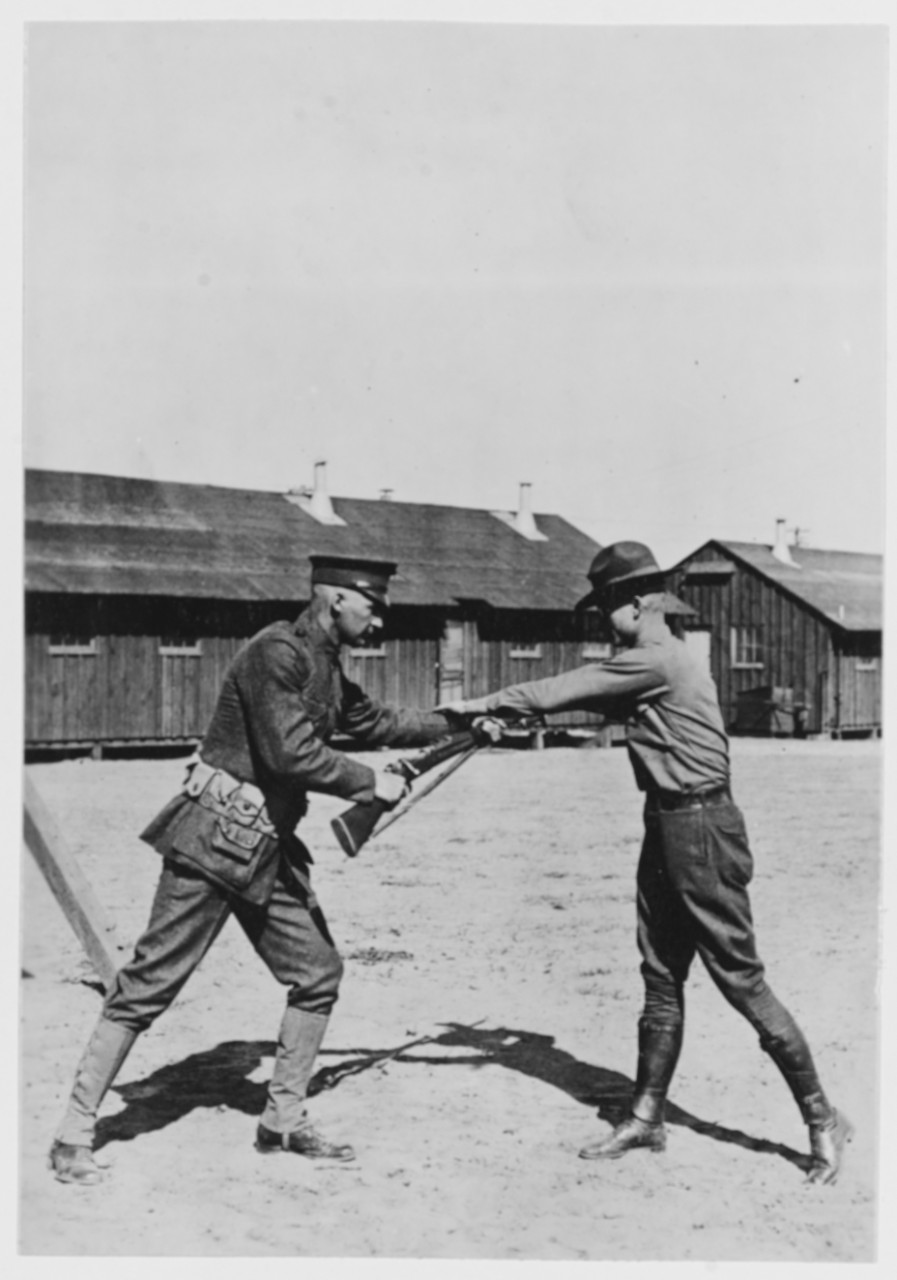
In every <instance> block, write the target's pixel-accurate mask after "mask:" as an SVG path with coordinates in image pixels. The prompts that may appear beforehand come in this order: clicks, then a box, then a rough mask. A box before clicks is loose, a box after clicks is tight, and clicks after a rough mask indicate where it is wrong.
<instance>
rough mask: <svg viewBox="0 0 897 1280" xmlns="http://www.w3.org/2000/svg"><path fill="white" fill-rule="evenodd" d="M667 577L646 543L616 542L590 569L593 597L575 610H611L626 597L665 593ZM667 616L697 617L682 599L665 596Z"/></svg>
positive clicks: (582, 602) (580, 603) (607, 548)
mask: <svg viewBox="0 0 897 1280" xmlns="http://www.w3.org/2000/svg"><path fill="white" fill-rule="evenodd" d="M666 578H667V574H666V572H665V571H664V570H663V569H661V567H660V565H659V564H658V563H657V560H656V558H655V556H654V553H653V551H652V550H651V548H650V547H647V546H645V544H644V542H612V543H610V544H609V545H608V546H606V547H602V548H601V550H600V551H599V552H598V554H597V555H596V556H595V557H594V559H593V560H592V563H591V564H590V565H589V572H588V579H589V582H590V583H591V584H592V589H591V591H589V593H588V594H587V595H585V596H583V598H582V599H581V600H579V601H577V603H576V605H575V606H574V607H575V609H576V610H577V611H579V610H581V609H588V608H589V607H590V606H592V605H598V606H599V607H600V606H604V607H607V606H608V604H610V603H611V601H612V600H613V599H622V598H623V597H624V596H625V595H627V594H631V595H639V594H648V593H649V592H654V591H660V590H662V589H663V586H664V583H665V581H666ZM664 596H665V600H664V612H665V613H694V610H693V609H692V608H691V607H690V606H689V605H687V604H686V603H685V602H684V601H683V600H680V599H679V597H678V596H675V595H673V594H672V593H671V592H668V591H667V592H664Z"/></svg>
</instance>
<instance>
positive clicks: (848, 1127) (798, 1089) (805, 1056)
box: [760, 1019, 854, 1185]
mask: <svg viewBox="0 0 897 1280" xmlns="http://www.w3.org/2000/svg"><path fill="white" fill-rule="evenodd" d="M760 1046H761V1048H762V1049H763V1050H764V1052H766V1053H768V1054H769V1056H770V1057H771V1058H772V1060H773V1062H774V1063H775V1064H776V1066H777V1067H778V1068H779V1070H780V1071H781V1073H782V1075H783V1076H784V1078H785V1082H786V1084H787V1085H788V1088H789V1089H790V1090H791V1094H792V1096H793V1098H794V1100H795V1102H796V1103H797V1106H798V1109H799V1111H800V1114H801V1116H802V1117H803V1122H804V1124H805V1125H806V1126H807V1128H808V1130H809V1134H810V1157H811V1161H812V1163H811V1165H810V1169H809V1172H808V1173H807V1182H812V1183H819V1184H821V1185H831V1184H833V1183H834V1182H836V1181H837V1178H838V1172H839V1170H840V1168H841V1161H842V1159H843V1157H844V1148H845V1147H846V1146H847V1144H848V1142H850V1140H851V1139H852V1138H853V1133H854V1130H853V1125H852V1124H851V1123H850V1121H849V1120H848V1119H847V1116H845V1115H843V1114H842V1112H840V1111H838V1110H837V1108H836V1107H833V1106H832V1104H831V1103H830V1102H829V1100H828V1098H827V1097H826V1096H825V1093H824V1092H823V1088H822V1085H821V1083H820V1081H819V1076H818V1075H817V1074H816V1066H815V1064H814V1062H813V1055H812V1053H811V1052H810V1046H809V1045H808V1044H807V1042H806V1040H805V1038H804V1035H803V1032H802V1031H801V1030H800V1027H798V1025H797V1023H796V1022H794V1021H793V1019H792V1024H791V1025H790V1026H789V1027H787V1028H785V1029H784V1030H783V1031H781V1032H779V1033H778V1034H774V1035H761V1037H760Z"/></svg>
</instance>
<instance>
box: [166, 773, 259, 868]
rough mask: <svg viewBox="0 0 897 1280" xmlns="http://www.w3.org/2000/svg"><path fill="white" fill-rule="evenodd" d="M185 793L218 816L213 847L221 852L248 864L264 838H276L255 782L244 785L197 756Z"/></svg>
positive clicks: (212, 839)
mask: <svg viewBox="0 0 897 1280" xmlns="http://www.w3.org/2000/svg"><path fill="white" fill-rule="evenodd" d="M182 791H183V793H184V795H186V796H189V797H190V798H191V799H192V800H195V801H196V802H197V803H198V804H199V806H200V807H201V808H203V809H207V810H209V811H210V812H211V813H214V814H215V817H216V821H215V826H214V830H213V832H212V835H211V845H212V848H213V849H215V850H216V851H217V852H218V853H221V854H224V855H225V856H226V857H229V858H233V859H235V860H236V861H237V862H240V863H245V864H248V863H250V862H251V861H252V860H253V856H254V854H255V851H256V850H257V848H258V846H259V845H260V844H261V842H262V840H263V839H264V838H265V836H269V837H271V838H275V839H276V836H277V832H276V830H275V827H274V824H273V823H272V821H271V819H270V817H269V816H268V811H267V808H266V807H265V797H264V794H263V792H262V791H261V790H260V789H259V788H258V787H256V786H254V785H253V783H251V782H241V781H240V780H239V778H234V777H233V776H232V775H231V774H229V773H227V772H226V771H225V770H224V769H214V768H213V767H212V766H211V765H208V764H206V762H205V761H204V760H203V759H202V758H201V757H200V756H195V757H194V758H193V759H192V760H191V761H190V763H189V765H188V766H187V777H186V779H185V781H184V785H183V787H182Z"/></svg>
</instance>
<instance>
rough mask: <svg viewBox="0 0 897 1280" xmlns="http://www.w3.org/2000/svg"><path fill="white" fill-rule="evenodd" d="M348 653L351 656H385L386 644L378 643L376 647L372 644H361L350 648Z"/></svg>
mask: <svg viewBox="0 0 897 1280" xmlns="http://www.w3.org/2000/svg"><path fill="white" fill-rule="evenodd" d="M349 653H350V654H351V655H352V657H353V658H385V657H386V645H385V644H378V645H377V646H376V647H374V646H373V645H361V646H360V647H359V648H358V649H350V650H349Z"/></svg>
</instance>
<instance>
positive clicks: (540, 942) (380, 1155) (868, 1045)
mask: <svg viewBox="0 0 897 1280" xmlns="http://www.w3.org/2000/svg"><path fill="white" fill-rule="evenodd" d="M880 765H881V759H880V744H878V743H871V742H854V743H821V742H819V743H816V742H808V743H800V742H791V741H783V742H760V741H738V742H736V743H735V744H734V746H733V767H734V781H735V789H736V794H737V796H738V799H739V801H740V803H741V805H742V807H743V809H744V810H745V813H746V816H747V820H748V829H749V832H750V833H751V838H752V844H753V847H754V854H755V858H756V863H757V871H756V876H755V881H754V890H753V901H754V911H755V917H756V920H757V926H758V937H759V941H760V948H761V953H762V954H763V955H764V958H765V960H766V964H767V968H768V971H769V976H770V978H771V981H772V984H773V986H774V987H775V989H776V990H777V992H778V993H779V995H780V996H781V997H782V998H783V999H784V1000H785V1002H786V1003H787V1004H789V1005H790V1007H791V1008H792V1009H793V1011H794V1012H795V1014H796V1015H797V1017H798V1019H799V1020H800V1021H801V1023H802V1025H803V1027H804V1029H805V1031H806V1033H807V1036H808V1038H809V1040H810V1042H811V1044H812V1046H813V1049H814V1052H815V1054H816V1057H817V1062H818V1065H819V1067H820V1071H821V1074H822V1076H823V1080H824V1082H825V1084H826V1086H827V1088H828V1091H829V1092H830V1094H831V1095H832V1097H833V1099H834V1100H836V1101H837V1102H838V1103H839V1104H840V1105H841V1106H843V1108H844V1109H845V1110H846V1111H847V1112H848V1114H849V1115H850V1116H851V1117H852V1119H853V1120H854V1122H855V1124H856V1126H857V1136H856V1139H855V1141H854V1143H853V1145H852V1146H851V1147H850V1149H849V1158H848V1161H847V1164H846V1168H845V1170H844V1172H843V1174H842V1177H841V1179H840V1181H839V1182H838V1185H837V1186H835V1187H831V1188H808V1187H807V1186H805V1185H804V1182H803V1170H804V1167H805V1155H804V1153H805V1150H806V1144H805V1130H804V1128H803V1126H802V1124H801V1122H800V1118H799V1116H798V1113H797V1110H796V1108H795V1106H794V1104H793V1102H792V1100H791V1097H790V1095H789V1094H788V1092H787V1090H786V1088H785V1086H784V1084H783V1083H782V1081H781V1080H780V1078H779V1076H778V1074H777V1072H776V1070H775V1068H774V1067H773V1066H772V1064H771V1063H770V1062H769V1061H768V1059H767V1058H766V1057H765V1056H764V1055H763V1054H762V1053H761V1052H760V1050H759V1047H758V1045H757V1041H756V1037H755V1036H754V1034H753V1032H752V1031H751V1030H750V1028H749V1027H748V1026H747V1024H746V1023H744V1022H743V1021H742V1020H741V1019H740V1018H739V1017H738V1016H737V1015H736V1014H734V1013H733V1012H732V1011H731V1010H730V1009H729V1008H728V1007H727V1006H726V1005H725V1004H724V1003H723V1001H722V1000H721V998H720V997H719V996H718V995H717V993H716V991H715V990H714V989H713V987H712V986H711V984H710V982H709V980H708V979H707V977H706V975H705V973H704V972H703V970H701V969H700V967H696V968H695V970H694V971H693V974H692V979H691V982H690V986H689V1005H688V1025H687V1034H686V1044H685V1049H684V1052H683V1056H682V1060H681V1064H680V1068H679V1071H678V1074H677V1077H676V1080H675V1082H674V1087H673V1091H672V1097H671V1102H672V1105H671V1108H670V1116H669V1120H670V1125H669V1143H668V1148H667V1151H666V1153H665V1154H663V1155H652V1154H649V1153H647V1152H638V1153H635V1154H633V1155H631V1156H629V1157H628V1158H627V1159H626V1160H623V1161H619V1162H615V1163H613V1164H609V1165H601V1164H594V1163H586V1162H584V1161H582V1160H579V1159H577V1151H578V1149H579V1147H580V1146H581V1145H582V1144H583V1142H584V1141H586V1140H590V1139H593V1138H595V1137H597V1136H599V1135H600V1134H603V1133H606V1132H607V1131H608V1123H609V1122H611V1121H613V1119H614V1117H615V1116H617V1115H618V1114H619V1111H620V1108H621V1106H622V1105H623V1104H624V1102H625V1098H626V1096H627V1094H628V1091H629V1089H630V1087H631V1083H632V1076H633V1071H634V1065H635V1048H634V1038H635V1025H636V1019H637V1016H638V1012H639V1006H640V979H639V974H638V968H637V963H636V960H637V957H636V950H635V944H634V906H633V889H634V873H635V864H636V858H637V854H638V846H639V839H640V825H641V824H640V810H639V803H638V799H637V796H636V793H635V790H634V786H633V784H632V782H631V779H630V774H629V765H628V762H627V759H626V755H625V752H624V751H622V750H619V749H608V750H589V749H585V750H582V749H581V750H575V749H569V748H559V749H552V750H548V751H541V752H521V751H497V752H492V753H488V754H487V753H482V754H480V755H479V756H477V757H476V758H475V759H474V760H473V761H472V762H470V763H468V764H467V765H466V766H465V768H464V769H462V770H460V771H459V772H458V773H457V774H456V775H455V776H454V777H453V778H452V779H451V780H450V781H449V782H447V783H446V784H445V786H444V787H443V788H441V789H439V790H437V791H436V792H434V794H433V796H432V797H430V798H428V799H427V800H425V801H424V802H423V803H422V804H420V805H419V806H418V807H417V808H416V809H415V810H414V811H413V812H412V813H410V814H409V815H408V816H407V817H406V818H405V819H404V820H403V821H402V822H399V823H396V825H395V826H394V827H393V828H392V829H391V830H390V831H389V832H387V833H385V834H384V835H383V837H382V838H380V839H379V840H375V841H374V842H373V843H371V844H370V845H369V846H368V847H367V848H366V849H365V850H364V851H363V852H362V855H361V856H360V857H359V858H358V859H356V860H349V859H347V858H345V857H344V855H343V854H342V852H341V851H340V849H339V847H338V845H337V844H336V842H335V839H334V837H333V835H332V833H331V831H330V829H329V825H328V824H329V819H330V818H331V817H332V816H333V815H334V813H336V812H337V811H338V810H339V809H340V808H341V807H342V806H341V805H340V804H339V803H338V802H334V801H331V800H329V799H326V798H323V797H317V798H315V801H314V803H313V807H312V812H311V814H310V816H309V818H308V819H307V821H306V823H304V824H303V835H304V836H305V838H306V840H307V842H308V843H309V844H310V845H311V847H312V848H313V849H314V850H315V854H316V868H315V875H316V880H315V883H316V887H317V890H318V894H319V896H320V898H321V901H322V904H323V906H324V909H325V911H326V913H327V916H328V920H329V922H330V926H331V929H332V931H333V933H334V936H335V937H336V938H337V940H338V942H339V945H340V949H341V951H342V953H343V955H344V956H345V958H346V961H347V972H346V978H345V982H344V986H343V993H342V996H341V999H340V1002H339V1004H338V1006H337V1009H336V1012H335V1015H334V1018H333V1020H332V1022H331V1025H330V1030H329V1034H328V1038H327V1040H326V1042H325V1046H324V1052H323V1054H322V1057H321V1059H320V1069H319V1071H318V1073H317V1075H316V1078H315V1081H314V1082H313V1085H314V1087H315V1088H316V1090H317V1093H316V1096H315V1098H314V1099H313V1102H312V1109H313V1112H314V1115H315V1118H316V1119H317V1120H318V1121H319V1122H320V1124H321V1127H322V1128H324V1129H325V1130H326V1131H327V1133H328V1135H330V1136H332V1137H334V1138H338V1139H343V1140H349V1141H351V1142H352V1143H353V1144H354V1145H355V1147H356V1150H357V1152H358V1159H357V1161H356V1162H355V1163H354V1164H351V1165H343V1166H339V1167H327V1166H326V1165H314V1164H311V1163H309V1162H307V1161H305V1160H302V1159H299V1158H296V1157H288V1156H275V1157H270V1156H267V1157H266V1156H260V1155H258V1154H257V1153H256V1152H255V1151H254V1149H253V1146H252V1137H253V1132H254V1128H255V1122H256V1117H257V1116H258V1115H259V1113H260V1112H261V1110H262V1107H263V1102H264V1092H265V1082H266V1080H267V1079H268V1077H269V1075H270V1070H271V1065H272V1054H273V1049H274V1045H273V1037H274V1035H275V1033H276V1028H277V1025H278V1022H279V1019H280V1013H281V1004H282V994H281V992H280V989H279V988H278V987H277V985H276V983H274V981H273V979H271V978H270V976H269V975H268V973H267V971H266V970H265V969H264V967H263V966H262V964H261V962H260V961H259V960H258V959H257V957H256V956H255V954H254V953H253V952H252V950H251V948H250V946H249V944H248V943H247V942H246V940H245V938H244V937H243V935H242V933H241V932H240V929H239V927H238V926H237V925H236V924H234V923H233V922H231V923H229V924H228V926H227V927H226V928H225V931H224V933H223V935H222V936H221V938H220V939H219V941H218V943H217V944H216V946H215V947H214V949H213V950H212V952H211V953H210V955H209V956H208V957H207V959H206V961H205V963H204V964H203V966H202V967H201V968H200V970H199V971H198V972H197V973H196V974H195V975H194V977H193V979H192V980H191V982H190V984H188V986H187V988H186V990H185V991H184V992H183V993H182V995H181V997H180V998H179V1000H178V1001H177V1003H176V1004H175V1006H174V1007H173V1008H172V1009H171V1010H170V1011H169V1012H168V1013H167V1014H166V1015H165V1016H164V1017H163V1018H162V1019H160V1021H159V1022H158V1023H157V1024H156V1025H155V1026H154V1027H153V1028H152V1029H151V1030H150V1031H149V1032H148V1033H147V1034H146V1035H144V1036H143V1037H141V1039H140V1040H139V1041H138V1042H137V1045H136V1047H135V1049H134V1051H133V1052H132V1054H131V1057H130V1058H129V1059H128V1061H127V1062H126V1064H125V1066H124V1068H123V1070H122V1072H121V1074H120V1076H119V1080H118V1082H117V1085H116V1087H115V1089H114V1090H113V1091H112V1092H111V1093H110V1095H109V1097H108V1098H107V1101H106V1104H105V1106H104V1109H103V1113H102V1116H103V1118H102V1120H101V1124H100V1146H101V1150H100V1152H99V1156H100V1158H101V1159H102V1160H103V1161H104V1162H108V1163H109V1164H110V1165H111V1166H112V1167H111V1171H110V1176H109V1178H108V1180H107V1181H106V1182H105V1183H104V1184H103V1185H101V1186H98V1187H91V1188H75V1187H70V1186H63V1185H61V1184H59V1183H57V1182H56V1181H55V1180H54V1179H53V1177H52V1176H51V1174H50V1173H49V1172H48V1171H47V1168H46V1165H45V1158H46V1152H47V1148H48V1146H49V1143H50V1140H51V1137H52V1133H53V1129H54V1127H55V1125H56V1123H57V1121H58V1119H59V1116H60V1114H61V1111H62V1108H63V1105H64V1101H65V1097H66V1095H67V1092H68V1088H69V1085H70V1082H71V1077H72V1073H73V1071H74V1068H75V1064H76V1062H77V1059H78V1057H79V1056H80V1053H81V1049H82V1047H83V1043H84V1041H85V1039H86V1037H87V1035H88V1033H89V1031H90V1030H91V1028H92V1026H93V1023H94V1020H95V1018H96V1015H97V1013H98V1010H99V1007H100V997H99V995H98V993H97V991H96V990H95V989H93V988H92V987H91V986H90V985H89V983H88V980H89V978H90V971H89V968H88V966H87V965H86V962H85V961H84V959H83V957H82V954H81V952H80V949H79V945H78V943H77V942H76V940H75V938H74V935H73V934H72V932H71V930H70V929H69V927H68V925H67V923H66V921H65V919H64V917H63V916H62V914H61V912H60V910H59V908H58V906H57V905H56V903H55V901H54V900H53V898H52V897H51V895H50V893H49V890H48V889H47V887H46V885H45V883H44V882H43V880H42V879H41V877H40V875H39V873H38V872H37V870H36V868H35V866H34V864H33V863H32V861H31V859H30V857H26V858H25V862H24V871H23V916H22V921H23V925H22V938H23V943H22V965H23V980H22V987H21V992H22V995H21V1060H22V1070H21V1081H22V1088H21V1092H22V1096H21V1150H20V1170H21V1173H20V1192H21V1194H20V1214H19V1216H20V1243H19V1248H20V1250H21V1252H22V1253H23V1254H27V1255H91V1254H94V1255H129V1256H153V1255H181V1256H188V1257H189V1256H193V1257H197V1256H203V1255H205V1256H209V1255H214V1256H220V1255H271V1256H276V1255H280V1256H306V1257H341V1258H390V1257H392V1258H415V1257H417V1258H432V1259H452V1258H454V1259H457V1258H471V1259H474V1258H476V1259H542V1260H545V1259H552V1260H553V1259H557V1260H565V1259H606V1260H636V1259H640V1260H663V1259H676V1260H687V1259H704V1260H717V1261H726V1260H763V1261H773V1260H774V1261H779V1262H787V1261H825V1262H844V1261H867V1260H871V1259H872V1258H873V1257H874V1251H875V1229H876V1222H875V1219H876V1172H875V1171H876V1159H877V1151H876V1143H877V1067H876V1061H877V1051H876V1046H877V1009H876V975H877V945H878V940H877V932H878V923H879V922H878V876H879V867H878V858H879V834H878V807H879V789H880V776H879V775H880ZM31 774H32V777H33V779H34V781H35V783H36V785H37V786H38V787H39V789H40V791H41V793H42V795H43V797H44V799H45V800H46V802H47V803H48V804H49V805H51V806H52V808H53V811H54V813H55V814H56V816H57V818H58V819H59V820H60V821H61V822H63V823H64V826H65V829H66V832H67V838H68V840H69V843H70V847H71V849H72V851H73V852H74V853H75V854H76V855H77V857H78V859H79V860H80V862H81V864H82V866H83V869H84V871H85V872H86V874H87V875H88V877H89V879H90V880H91V882H92V884H93V886H94V888H95V891H96V893H97V895H98V897H99V898H100V899H101V901H102V903H103V905H104V906H105V908H106V909H107V910H108V911H109V912H110V913H111V915H112V916H113V918H114V919H115V921H116V923H117V926H118V930H119V935H120V938H121V940H122V942H123V943H124V944H125V945H126V946H129V945H130V944H132V943H133V942H134V940H135V939H136V937H137V936H138V934H139V932H140V930H141V929H142V927H143V925H144V923H145V920H146V916H147V912H148V909H149V903H150V899H151V895H152V892H153V888H154V885H155V880H156V877H157V874H158V870H159V863H158V859H157V857H156V855H155V854H154V853H153V852H152V851H151V850H149V849H148V848H146V846H144V845H142V844H141V843H140V841H139V840H138V839H137V837H136V832H137V831H139V830H140V828H141V827H142V825H143V824H144V823H145V821H146V820H147V819H148V818H149V817H151V816H152V815H153V813H154V812H155V811H156V809H157V808H159V807H160V806H161V805H162V804H163V802H164V801H165V800H167V799H168V797H169V795H170V794H171V793H172V792H173V791H174V789H175V788H176V787H177V785H178V783H179V781H180V777H181V774H182V763H181V762H179V761H176V760H175V761H172V760H168V761H108V762H91V761H84V762H75V761H69V762H61V763H56V764H50V765H39V766H32V768H31ZM424 1037H426V1038H427V1040H428V1042H427V1043H424V1044H419V1045H417V1046H416V1047H413V1048H409V1049H408V1050H407V1051H405V1052H402V1053H400V1054H398V1055H397V1056H394V1057H392V1058H391V1059H389V1060H388V1061H387V1060H383V1059H382V1058H381V1059H378V1057H377V1055H378V1054H380V1053H386V1052H391V1051H395V1050H398V1049H400V1047H401V1046H403V1045H406V1044H408V1043H409V1042H411V1041H414V1040H417V1039H419V1038H424Z"/></svg>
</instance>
